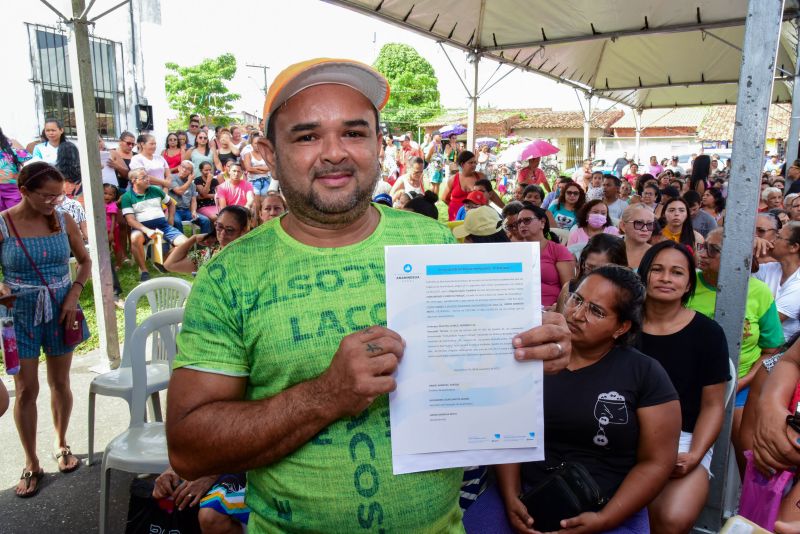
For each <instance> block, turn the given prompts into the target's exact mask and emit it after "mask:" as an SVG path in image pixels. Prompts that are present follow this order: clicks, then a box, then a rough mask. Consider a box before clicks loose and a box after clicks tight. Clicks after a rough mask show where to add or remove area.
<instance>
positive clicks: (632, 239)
mask: <svg viewBox="0 0 800 534" xmlns="http://www.w3.org/2000/svg"><path fill="white" fill-rule="evenodd" d="M654 225H655V215H653V212H652V211H650V210H649V209H647V208H646V207H644V206H643V205H642V204H631V205H630V206H628V207H627V208H625V211H623V212H622V219H621V220H620V222H619V227H620V229H621V230H622V233H623V234H624V235H625V252H626V253H627V256H628V267H630V268H631V269H638V268H639V262H640V261H641V260H642V256H644V254H645V252H647V251H648V249H650V243H648V241H650V237H651V236H652V235H653V227H654Z"/></svg>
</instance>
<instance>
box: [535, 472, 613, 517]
mask: <svg viewBox="0 0 800 534" xmlns="http://www.w3.org/2000/svg"><path fill="white" fill-rule="evenodd" d="M548 471H551V473H550V474H549V475H548V476H547V478H545V479H544V480H542V481H541V482H540V483H539V484H537V485H536V486H534V487H533V488H532V489H530V490H529V491H527V492H526V493H524V494H523V495H522V496H521V497H520V499H521V500H522V504H524V505H525V507H526V508H527V509H528V513H529V514H530V516H531V517H532V518H533V528H535V529H536V530H537V531H539V532H553V531H557V530H561V521H562V520H564V519H569V518H571V517H576V516H578V515H580V514H582V513H583V512H597V511H599V510H600V509H601V508H603V506H604V505H605V504H606V502H607V501H608V499H606V498H605V497H604V496H603V493H602V491H601V490H600V486H598V485H597V482H596V481H595V480H594V478H593V477H592V475H591V474H590V473H589V471H588V470H587V469H586V468H585V467H584V466H583V465H581V464H579V463H576V462H562V463H561V464H559V465H558V466H556V467H552V468H549V469H548Z"/></svg>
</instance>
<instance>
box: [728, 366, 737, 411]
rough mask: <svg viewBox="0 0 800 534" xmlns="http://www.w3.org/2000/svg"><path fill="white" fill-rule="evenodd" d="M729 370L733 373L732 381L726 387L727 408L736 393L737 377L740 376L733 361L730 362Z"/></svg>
mask: <svg viewBox="0 0 800 534" xmlns="http://www.w3.org/2000/svg"><path fill="white" fill-rule="evenodd" d="M728 369H729V371H730V373H731V379H730V380H728V384H727V385H726V386H725V406H727V405H728V404H730V402H731V399H732V398H733V394H734V393H735V392H736V376H737V374H738V371H737V369H736V366H735V365H734V364H733V360H730V359H729V360H728Z"/></svg>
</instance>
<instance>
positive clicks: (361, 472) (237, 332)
mask: <svg viewBox="0 0 800 534" xmlns="http://www.w3.org/2000/svg"><path fill="white" fill-rule="evenodd" d="M376 207H377V209H378V210H379V211H380V214H381V220H380V223H379V224H378V227H377V228H376V229H375V231H374V232H373V234H372V235H371V236H370V237H368V238H367V239H366V240H364V241H362V242H360V243H357V244H355V245H350V246H345V247H339V248H315V247H310V246H307V245H303V244H301V243H299V242H297V241H296V240H294V239H292V238H291V237H290V236H289V235H287V234H286V232H285V231H284V230H283V228H282V227H281V225H280V222H279V221H280V220H279V219H275V220H273V221H270V222H269V223H266V224H264V225H262V226H260V227H258V228H257V229H255V230H253V231H252V232H250V233H249V234H247V235H245V236H243V237H241V238H240V239H238V240H237V241H236V242H234V243H232V244H231V245H229V246H228V247H226V248H225V249H224V250H222V251H221V252H220V253H219V254H217V255H216V256H215V257H214V258H213V259H212V260H211V261H209V262H208V263H207V264H206V265H205V266H204V267H203V268H202V269H201V270H200V272H199V273H198V276H197V280H196V281H195V283H194V288H193V290H192V293H191V295H190V297H189V300H188V302H187V304H186V316H185V318H184V323H183V329H182V332H181V334H180V338H179V341H178V347H179V354H178V356H177V359H176V361H175V367H176V368H179V367H188V368H193V369H199V370H205V371H209V372H213V373H220V374H226V375H231V376H246V377H248V384H247V392H246V397H247V399H262V398H265V397H271V396H274V395H277V394H278V393H280V392H281V391H283V390H285V389H287V388H289V387H291V386H293V385H295V384H298V383H300V382H304V381H307V380H310V379H312V378H315V377H317V376H319V375H320V374H322V372H323V371H325V370H326V369H327V368H328V366H329V365H330V362H331V359H332V358H333V355H334V353H335V352H336V350H337V348H338V346H339V342H340V341H341V339H342V338H343V337H344V336H346V335H348V334H351V333H353V332H356V331H358V330H361V329H363V328H365V327H367V326H370V325H375V324H379V325H385V324H386V290H385V283H384V246H385V245H410V244H437V243H453V242H454V240H453V237H452V235H451V234H450V232H449V231H448V229H447V228H446V227H445V226H443V225H441V224H439V223H438V222H436V221H434V220H432V219H429V218H427V217H423V216H421V215H416V214H412V213H408V212H403V211H399V210H393V209H391V208H386V207H383V206H376ZM220 424H225V423H224V422H223V421H220ZM389 428H390V427H389V402H388V396H386V395H383V396H381V397H379V398H378V399H376V400H375V402H374V403H373V404H372V405H371V406H370V407H369V408H368V409H367V410H365V411H364V412H363V413H362V414H360V415H359V416H357V417H353V418H347V419H341V420H339V421H336V422H334V423H333V424H331V425H330V426H328V427H327V428H326V429H324V430H322V431H321V432H320V433H319V434H318V435H317V436H316V437H315V438H314V439H312V440H311V441H310V442H309V443H307V444H305V445H304V446H302V447H300V448H299V449H297V450H296V451H295V452H293V453H292V454H290V455H288V456H286V457H285V458H284V459H282V460H281V461H279V462H277V463H275V464H272V465H269V466H266V467H261V468H258V469H254V470H252V471H249V472H248V473H247V497H246V501H247V504H248V505H249V506H250V508H251V509H252V511H253V513H252V514H251V515H250V523H249V525H248V532H251V533H254V534H256V533H261V532H342V533H356V532H404V533H405V532H423V531H424V532H437V533H455V532H463V527H462V525H461V511H460V508H459V506H458V497H459V487H460V483H461V479H462V475H463V470H460V469H449V470H440V471H434V472H426V473H415V474H407V475H399V476H395V475H393V474H392V459H391V442H390V437H389ZM198 439H202V437H200V438H198Z"/></svg>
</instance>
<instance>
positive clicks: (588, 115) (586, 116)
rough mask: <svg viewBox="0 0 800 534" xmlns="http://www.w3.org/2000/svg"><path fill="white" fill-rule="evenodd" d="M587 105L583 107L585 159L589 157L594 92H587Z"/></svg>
mask: <svg viewBox="0 0 800 534" xmlns="http://www.w3.org/2000/svg"><path fill="white" fill-rule="evenodd" d="M584 98H586V107H585V108H583V159H584V160H587V159H589V153H590V150H589V131H590V129H591V127H592V93H586V94H585V97H584Z"/></svg>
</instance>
